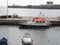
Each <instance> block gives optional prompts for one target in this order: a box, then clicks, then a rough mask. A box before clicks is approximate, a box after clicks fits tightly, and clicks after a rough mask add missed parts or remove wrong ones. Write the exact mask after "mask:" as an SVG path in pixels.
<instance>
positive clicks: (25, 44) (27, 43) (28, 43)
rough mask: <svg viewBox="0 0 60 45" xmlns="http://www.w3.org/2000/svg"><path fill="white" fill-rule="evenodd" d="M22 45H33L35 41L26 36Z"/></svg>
mask: <svg viewBox="0 0 60 45" xmlns="http://www.w3.org/2000/svg"><path fill="white" fill-rule="evenodd" d="M22 44H23V45H32V44H33V40H32V38H31V37H29V36H24V37H23V38H22Z"/></svg>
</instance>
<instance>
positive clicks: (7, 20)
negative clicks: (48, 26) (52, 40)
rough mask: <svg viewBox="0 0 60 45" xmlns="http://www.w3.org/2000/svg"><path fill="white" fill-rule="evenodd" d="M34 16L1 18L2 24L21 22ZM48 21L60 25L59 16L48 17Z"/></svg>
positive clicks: (0, 22)
mask: <svg viewBox="0 0 60 45" xmlns="http://www.w3.org/2000/svg"><path fill="white" fill-rule="evenodd" d="M33 18H34V17H20V18H0V24H19V23H22V22H25V21H29V20H32V19H33ZM46 21H48V22H50V23H52V25H59V26H60V18H58V17H46Z"/></svg>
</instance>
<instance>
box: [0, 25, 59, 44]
mask: <svg viewBox="0 0 60 45" xmlns="http://www.w3.org/2000/svg"><path fill="white" fill-rule="evenodd" d="M27 32H28V33H30V36H31V37H32V39H33V40H34V44H33V45H56V44H57V45H60V27H51V28H49V29H20V28H19V26H6V25H0V39H1V38H2V37H3V36H4V37H6V38H8V45H22V44H21V39H22V37H23V36H24V34H25V33H27ZM48 40H49V41H48Z"/></svg>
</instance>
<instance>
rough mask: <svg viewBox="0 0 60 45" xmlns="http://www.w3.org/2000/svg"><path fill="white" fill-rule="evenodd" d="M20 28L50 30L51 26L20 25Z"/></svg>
mask: <svg viewBox="0 0 60 45" xmlns="http://www.w3.org/2000/svg"><path fill="white" fill-rule="evenodd" d="M20 28H34V29H40V28H42V29H45V28H49V26H47V25H43V26H41V25H24V24H20Z"/></svg>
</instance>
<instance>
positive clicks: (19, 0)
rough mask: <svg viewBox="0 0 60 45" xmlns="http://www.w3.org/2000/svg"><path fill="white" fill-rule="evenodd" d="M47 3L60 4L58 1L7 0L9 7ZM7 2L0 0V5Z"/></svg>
mask: <svg viewBox="0 0 60 45" xmlns="http://www.w3.org/2000/svg"><path fill="white" fill-rule="evenodd" d="M47 1H53V2H54V4H60V0H8V4H9V5H13V4H15V5H40V4H46V2H47ZM6 4H7V0H0V5H3V6H4V5H6Z"/></svg>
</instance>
